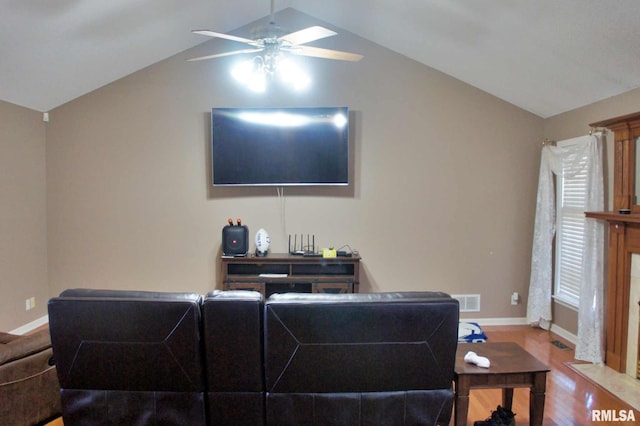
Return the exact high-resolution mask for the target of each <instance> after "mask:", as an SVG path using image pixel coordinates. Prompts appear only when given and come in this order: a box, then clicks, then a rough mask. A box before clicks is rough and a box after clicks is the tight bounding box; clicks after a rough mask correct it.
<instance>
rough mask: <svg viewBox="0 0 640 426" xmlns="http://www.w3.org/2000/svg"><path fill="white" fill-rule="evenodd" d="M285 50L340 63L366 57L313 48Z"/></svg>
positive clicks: (301, 47) (297, 47) (299, 47)
mask: <svg viewBox="0 0 640 426" xmlns="http://www.w3.org/2000/svg"><path fill="white" fill-rule="evenodd" d="M285 50H287V51H288V52H290V53H293V54H294V55H301V56H312V57H315V58H324V59H336V60H338V61H351V62H357V61H359V60H360V59H362V58H363V57H364V56H362V55H360V54H359V53H351V52H342V51H340V50H330V49H323V48H320V47H312V46H294V47H291V48H287V49H285Z"/></svg>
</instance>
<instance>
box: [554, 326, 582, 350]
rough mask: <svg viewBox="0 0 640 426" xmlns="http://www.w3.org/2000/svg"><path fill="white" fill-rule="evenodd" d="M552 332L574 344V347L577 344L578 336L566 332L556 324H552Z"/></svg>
mask: <svg viewBox="0 0 640 426" xmlns="http://www.w3.org/2000/svg"><path fill="white" fill-rule="evenodd" d="M551 331H552V332H553V333H556V334H557V335H558V336H560V337H562V338H564V339H567V340H568V341H569V342H571V343H573V344H574V345H575V344H576V342H577V341H578V336H576V335H575V334H573V333H570V332H568V331H567V330H565V329H564V328H562V327H560V326H558V325H555V324H551Z"/></svg>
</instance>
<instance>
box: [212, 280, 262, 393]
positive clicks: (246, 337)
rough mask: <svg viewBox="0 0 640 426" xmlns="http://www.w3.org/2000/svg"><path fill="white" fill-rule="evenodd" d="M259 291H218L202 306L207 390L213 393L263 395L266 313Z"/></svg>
mask: <svg viewBox="0 0 640 426" xmlns="http://www.w3.org/2000/svg"><path fill="white" fill-rule="evenodd" d="M263 307H264V301H263V299H262V295H261V294H260V293H258V292H255V291H242V290H233V291H214V292H211V293H209V294H207V296H206V297H205V299H204V301H203V304H202V316H203V319H202V323H203V334H204V349H205V359H206V360H207V362H206V364H207V383H208V385H207V388H208V390H209V391H211V392H263V391H264V381H263V371H262V314H263Z"/></svg>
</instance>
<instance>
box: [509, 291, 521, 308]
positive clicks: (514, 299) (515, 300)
mask: <svg viewBox="0 0 640 426" xmlns="http://www.w3.org/2000/svg"><path fill="white" fill-rule="evenodd" d="M518 303H520V295H519V294H518V292H513V294H512V295H511V304H512V305H517V304H518Z"/></svg>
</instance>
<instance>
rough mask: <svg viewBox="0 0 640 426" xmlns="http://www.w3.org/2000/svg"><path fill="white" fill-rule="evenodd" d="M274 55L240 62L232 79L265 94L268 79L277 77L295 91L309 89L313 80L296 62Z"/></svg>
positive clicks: (236, 65) (233, 72) (235, 66)
mask: <svg viewBox="0 0 640 426" xmlns="http://www.w3.org/2000/svg"><path fill="white" fill-rule="evenodd" d="M281 56H282V55H278V56H277V57H276V56H274V55H271V56H268V55H264V56H262V55H258V56H254V57H253V59H248V60H245V61H240V62H238V63H236V64H235V65H234V66H233V67H232V68H231V75H232V77H233V78H234V79H235V80H236V81H238V82H239V83H240V84H242V85H244V86H246V87H247V88H249V89H250V90H252V91H254V92H258V93H263V92H264V91H266V89H267V78H273V77H274V76H277V77H278V78H279V79H280V81H282V82H283V83H284V84H285V85H287V86H289V87H291V88H293V89H294V90H295V91H302V90H304V89H306V88H307V87H309V85H310V84H311V78H310V77H309V75H308V74H307V73H306V72H305V71H304V70H302V69H301V68H300V67H299V66H298V65H297V64H296V63H295V62H294V61H292V60H290V59H289V58H284V59H283V58H282V57H281Z"/></svg>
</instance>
